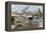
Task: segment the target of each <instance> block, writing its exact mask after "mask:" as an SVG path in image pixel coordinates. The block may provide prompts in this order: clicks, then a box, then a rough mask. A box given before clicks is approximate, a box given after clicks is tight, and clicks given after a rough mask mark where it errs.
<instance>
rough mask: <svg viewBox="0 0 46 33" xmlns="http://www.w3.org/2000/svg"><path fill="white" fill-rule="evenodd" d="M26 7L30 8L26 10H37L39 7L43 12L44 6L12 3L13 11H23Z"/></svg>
mask: <svg viewBox="0 0 46 33" xmlns="http://www.w3.org/2000/svg"><path fill="white" fill-rule="evenodd" d="M26 7H28V9H27V10H26V11H27V12H37V11H38V9H40V10H41V12H43V6H38V5H18V4H12V5H11V11H12V12H16V11H17V12H22V10H24V9H25V8H26Z"/></svg>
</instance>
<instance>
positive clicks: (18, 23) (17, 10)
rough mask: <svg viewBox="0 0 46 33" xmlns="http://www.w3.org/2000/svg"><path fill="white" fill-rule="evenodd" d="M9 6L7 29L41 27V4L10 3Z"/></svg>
mask: <svg viewBox="0 0 46 33" xmlns="http://www.w3.org/2000/svg"><path fill="white" fill-rule="evenodd" d="M10 7H11V8H10V17H9V16H8V18H10V19H8V21H9V23H11V24H9V23H8V29H10V30H11V31H25V30H37V29H43V27H44V13H43V10H44V9H43V5H28V4H11V5H10ZM8 15H9V14H8ZM9 27H10V28H9Z"/></svg>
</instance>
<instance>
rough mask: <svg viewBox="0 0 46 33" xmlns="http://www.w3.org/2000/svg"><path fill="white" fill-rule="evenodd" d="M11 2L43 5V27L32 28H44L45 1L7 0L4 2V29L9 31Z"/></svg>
mask: <svg viewBox="0 0 46 33" xmlns="http://www.w3.org/2000/svg"><path fill="white" fill-rule="evenodd" d="M12 4H19V5H20V4H21V5H39V6H41V5H42V6H43V15H44V16H43V28H36V29H32V30H41V29H45V3H33V2H16V1H7V2H5V30H6V31H11V5H12Z"/></svg>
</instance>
